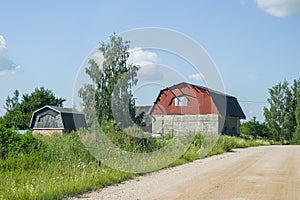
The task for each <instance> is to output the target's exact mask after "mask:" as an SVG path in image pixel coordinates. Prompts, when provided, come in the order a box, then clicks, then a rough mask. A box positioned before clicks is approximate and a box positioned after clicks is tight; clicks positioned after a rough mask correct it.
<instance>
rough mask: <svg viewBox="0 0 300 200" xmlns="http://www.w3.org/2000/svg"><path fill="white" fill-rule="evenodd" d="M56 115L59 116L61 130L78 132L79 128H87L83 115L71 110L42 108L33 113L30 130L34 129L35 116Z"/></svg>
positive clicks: (56, 107) (51, 107) (52, 107)
mask: <svg viewBox="0 0 300 200" xmlns="http://www.w3.org/2000/svg"><path fill="white" fill-rule="evenodd" d="M51 112H52V113H57V114H55V115H60V116H61V120H62V124H63V128H64V129H68V130H78V129H79V128H87V124H86V121H85V116H84V114H83V113H80V112H78V111H77V110H75V109H73V108H63V107H58V106H48V105H47V106H44V107H42V108H40V109H38V110H36V111H34V112H33V114H32V118H31V122H30V128H33V127H35V123H38V121H37V116H38V115H41V114H45V113H47V114H50V115H53V114H51ZM43 128H55V127H43Z"/></svg>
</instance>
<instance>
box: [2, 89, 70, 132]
mask: <svg viewBox="0 0 300 200" xmlns="http://www.w3.org/2000/svg"><path fill="white" fill-rule="evenodd" d="M64 101H65V99H63V98H57V97H55V95H54V93H53V92H52V91H51V90H48V89H45V88H44V87H40V88H36V89H35V90H34V91H33V92H32V93H31V94H24V95H23V96H22V99H19V91H18V90H16V91H15V92H14V96H13V97H10V96H8V97H7V99H6V103H5V106H4V108H5V109H6V114H5V115H4V117H3V124H4V125H5V126H6V127H7V128H13V129H28V128H29V123H30V119H31V116H32V113H33V112H34V111H35V110H37V109H39V108H41V107H43V106H45V105H51V106H63V102H64Z"/></svg>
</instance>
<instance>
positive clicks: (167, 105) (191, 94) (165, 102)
mask: <svg viewBox="0 0 300 200" xmlns="http://www.w3.org/2000/svg"><path fill="white" fill-rule="evenodd" d="M182 95H184V96H186V97H187V99H188V102H187V105H186V106H176V105H175V98H178V97H180V96H182ZM152 114H169V115H171V114H175V115H176V114H177V115H180V114H221V115H223V116H225V115H226V116H234V117H240V118H246V117H245V115H244V113H243V111H242V109H241V107H240V105H239V103H238V101H237V99H236V98H235V97H233V96H229V95H226V94H224V93H221V92H217V91H213V90H210V89H208V88H205V87H202V86H197V85H193V84H189V83H185V82H183V83H179V84H177V85H173V86H171V87H168V88H165V89H163V90H161V91H160V93H159V95H158V97H157V99H156V101H155V103H154V106H153V109H152Z"/></svg>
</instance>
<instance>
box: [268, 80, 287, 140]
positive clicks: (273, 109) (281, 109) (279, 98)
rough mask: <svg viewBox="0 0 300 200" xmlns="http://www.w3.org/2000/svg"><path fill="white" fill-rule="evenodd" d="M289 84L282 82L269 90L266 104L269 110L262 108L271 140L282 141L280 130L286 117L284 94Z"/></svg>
mask: <svg viewBox="0 0 300 200" xmlns="http://www.w3.org/2000/svg"><path fill="white" fill-rule="evenodd" d="M288 87H289V83H288V82H287V81H284V82H283V83H279V84H277V85H275V86H273V87H272V88H271V89H269V94H270V97H269V98H268V102H269V104H270V108H266V107H265V108H264V115H265V121H266V125H267V127H268V129H269V131H270V133H271V134H272V139H275V140H283V138H282V128H283V123H284V118H285V115H286V101H287V99H286V93H287V91H288Z"/></svg>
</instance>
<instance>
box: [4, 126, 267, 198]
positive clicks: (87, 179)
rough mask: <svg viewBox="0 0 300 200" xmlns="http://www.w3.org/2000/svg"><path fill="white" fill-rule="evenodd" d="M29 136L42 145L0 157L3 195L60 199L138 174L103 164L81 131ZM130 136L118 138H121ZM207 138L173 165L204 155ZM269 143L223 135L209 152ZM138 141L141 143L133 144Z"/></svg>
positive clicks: (197, 141) (199, 139)
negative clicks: (96, 158) (97, 158)
mask: <svg viewBox="0 0 300 200" xmlns="http://www.w3.org/2000/svg"><path fill="white" fill-rule="evenodd" d="M127 131H132V130H130V129H129V130H127ZM28 137H33V138H34V139H33V140H34V141H35V143H37V144H39V146H34V149H33V150H32V151H15V152H17V153H11V154H10V153H8V152H6V156H4V157H2V158H1V160H0V199H61V198H64V197H67V196H72V195H77V194H80V193H82V192H86V191H90V190H96V189H99V188H101V187H104V186H107V185H111V184H115V183H119V182H122V181H124V180H127V179H130V178H133V177H135V176H136V175H135V174H132V173H126V172H121V171H118V170H114V169H111V168H109V167H105V166H104V165H101V166H98V164H97V161H96V160H95V159H94V158H93V157H92V156H91V155H90V153H89V152H88V151H87V150H86V148H85V147H84V146H83V145H82V143H81V142H80V139H79V134H78V133H71V134H69V135H64V136H58V135H54V136H51V137H42V136H32V135H31V136H28ZM129 139H130V138H125V139H124V138H123V139H122V138H115V140H116V141H117V140H121V141H122V142H123V141H129ZM169 139H170V138H169ZM204 141H205V137H204V136H201V135H198V136H196V137H195V138H194V141H193V142H192V144H191V145H190V147H189V148H188V150H187V151H186V152H185V153H184V154H183V155H182V156H181V157H180V158H179V159H178V160H176V161H175V162H174V163H172V164H170V166H175V165H179V164H183V163H186V162H190V161H193V160H196V159H198V158H200V157H203V155H202V154H201V153H199V152H200V150H201V146H202V145H203V142H204ZM166 142H168V141H166ZM20 144H21V143H20ZM268 144H270V143H269V142H267V141H258V140H245V139H241V138H235V137H228V136H221V137H219V138H218V140H217V141H216V145H215V146H214V147H213V148H212V150H211V151H210V152H209V153H208V154H207V155H206V156H211V155H215V154H219V153H223V152H227V151H230V150H231V149H233V148H244V147H249V146H258V145H268ZM124 145H125V144H123V146H121V147H122V148H128V149H130V150H133V151H137V152H140V151H145V150H147V145H152V146H151V148H150V151H152V150H155V148H160V147H161V146H160V145H162V144H161V138H157V139H155V138H151V141H150V142H149V141H147V140H136V141H133V142H132V145H131V146H130V145H129V146H128V145H127V146H126V145H125V146H124ZM135 145H138V147H137V148H133V147H134V146H135ZM16 149H18V148H17V147H16ZM157 162H161V161H160V160H157Z"/></svg>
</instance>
